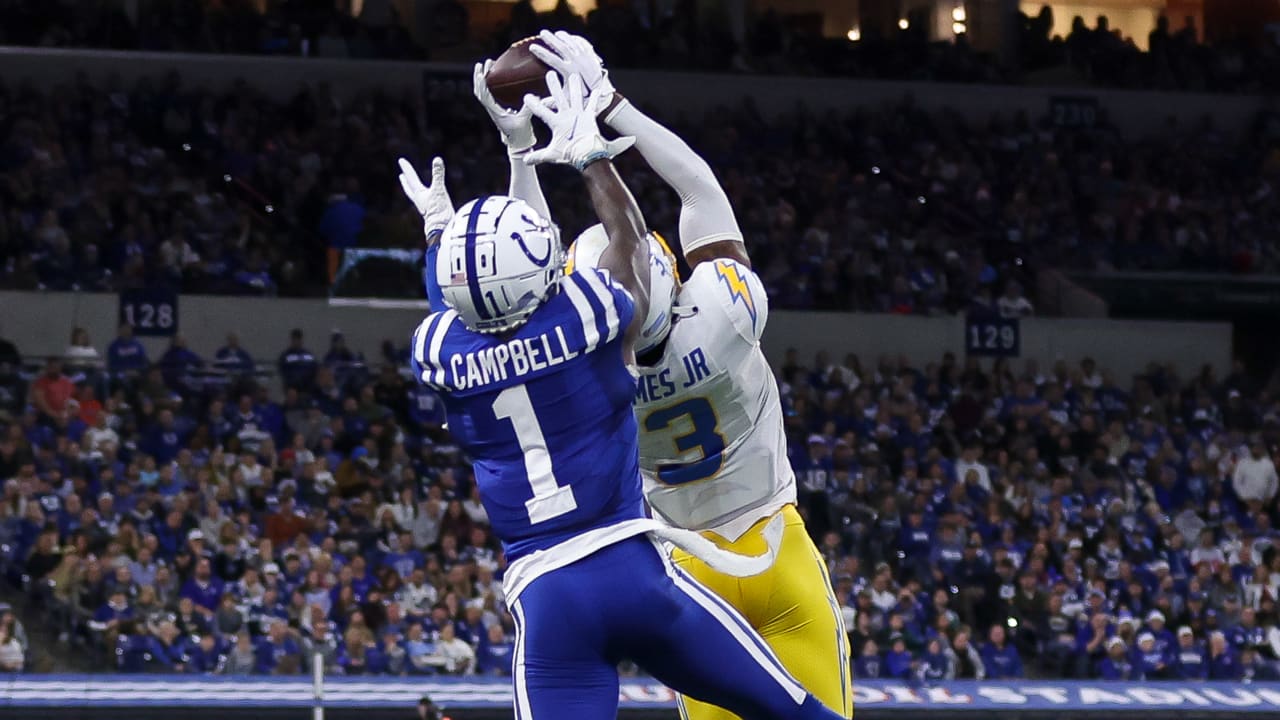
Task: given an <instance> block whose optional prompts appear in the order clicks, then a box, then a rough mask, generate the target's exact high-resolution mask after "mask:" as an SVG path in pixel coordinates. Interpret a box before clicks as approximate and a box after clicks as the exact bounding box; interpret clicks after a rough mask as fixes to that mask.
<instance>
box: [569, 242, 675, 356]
mask: <svg viewBox="0 0 1280 720" xmlns="http://www.w3.org/2000/svg"><path fill="white" fill-rule="evenodd" d="M648 241H649V314H648V315H646V316H645V319H644V329H643V330H641V332H640V337H639V338H637V339H636V354H637V355H641V354H644V353H645V352H648V351H649V350H652V349H653V348H655V347H657V346H658V345H660V344H661V343H662V341H663V340H666V339H667V333H668V332H670V331H671V307H672V305H674V304H675V300H676V292H677V291H678V290H679V289H680V278H679V276H678V275H676V256H675V255H673V254H672V253H671V248H669V247H667V242H666V241H665V240H663V239H662V236H661V235H659V234H658V233H656V232H652V231H651V232H650V233H649V235H648ZM608 246H609V235H608V234H607V233H606V232H605V230H604V226H603V225H598V224H597V225H592V226H591V227H589V228H587V229H586V230H584V231H583V232H582V234H581V235H579V236H578V238H577V239H576V240H574V241H573V244H572V245H570V246H569V262H568V264H567V265H566V269H567V272H573V269H574V268H575V267H597V266H598V265H599V263H600V256H601V255H602V254H603V253H604V249H605V248H606V247H608Z"/></svg>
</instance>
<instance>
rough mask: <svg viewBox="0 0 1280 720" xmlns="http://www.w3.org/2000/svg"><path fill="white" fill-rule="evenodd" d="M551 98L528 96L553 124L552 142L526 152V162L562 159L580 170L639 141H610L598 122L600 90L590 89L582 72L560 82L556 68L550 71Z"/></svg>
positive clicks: (530, 105) (549, 124) (531, 105)
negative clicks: (601, 132) (604, 135)
mask: <svg viewBox="0 0 1280 720" xmlns="http://www.w3.org/2000/svg"><path fill="white" fill-rule="evenodd" d="M547 89H548V90H550V92H551V98H550V99H549V100H543V99H541V98H537V97H535V96H533V95H525V96H524V106H525V107H526V108H529V110H531V111H532V112H533V114H534V115H536V116H537V117H538V119H540V120H542V121H543V122H545V123H546V124H547V127H549V128H551V142H549V143H548V144H547V146H546V147H545V148H542V149H541V150H534V151H533V152H530V153H529V154H528V155H525V156H524V162H525V164H526V165H537V164H539V163H562V164H565V165H572V166H574V167H575V168H577V169H578V170H579V171H581V170H583V169H585V168H586V167H587V166H588V165H590V164H591V163H593V162H595V161H597V160H604V159H611V158H614V157H616V156H617V155H619V154H621V153H622V152H623V151H625V150H626V149H627V148H629V147H631V146H632V145H634V144H635V142H636V139H635V138H633V137H620V138H618V139H617V140H609V141H606V140H605V139H604V137H602V136H601V135H600V126H599V125H598V124H596V108H597V107H598V103H599V100H600V95H599V91H595V92H591V93H588V92H587V87H586V85H585V84H584V83H583V81H582V76H581V75H578V74H577V73H573V74H570V75H569V76H568V77H567V78H565V82H564V83H563V84H562V83H561V82H560V78H559V76H557V75H556V73H555V72H549V73H547Z"/></svg>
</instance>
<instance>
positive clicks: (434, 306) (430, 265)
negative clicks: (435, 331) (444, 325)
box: [422, 242, 445, 312]
mask: <svg viewBox="0 0 1280 720" xmlns="http://www.w3.org/2000/svg"><path fill="white" fill-rule="evenodd" d="M439 254H440V243H438V242H433V243H431V244H430V245H428V246H427V252H426V255H425V256H424V258H423V260H424V262H423V270H422V284H423V285H424V286H425V287H426V288H427V300H428V302H430V303H431V310H432V312H435V311H437V310H444V308H445V304H444V293H442V292H440V283H439V282H437V281H436V256H437V255H439Z"/></svg>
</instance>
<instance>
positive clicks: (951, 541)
mask: <svg viewBox="0 0 1280 720" xmlns="http://www.w3.org/2000/svg"><path fill="white" fill-rule="evenodd" d="M913 514H914V513H913ZM931 544H932V548H931V549H930V550H929V563H930V564H931V565H932V566H933V567H934V568H937V569H938V570H939V571H940V572H941V573H942V575H943V577H950V576H951V572H952V571H953V570H954V569H955V567H956V566H957V565H959V564H960V561H962V560H964V539H963V538H962V537H960V533H958V532H956V528H955V526H954V525H951V524H949V523H948V524H945V525H943V526H942V527H941V528H939V531H938V539H937V542H936V543H931Z"/></svg>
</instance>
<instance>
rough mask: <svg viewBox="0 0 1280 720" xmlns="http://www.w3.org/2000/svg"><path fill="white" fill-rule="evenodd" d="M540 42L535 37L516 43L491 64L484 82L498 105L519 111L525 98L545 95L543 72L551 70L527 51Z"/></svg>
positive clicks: (545, 73) (544, 74) (545, 83)
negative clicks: (530, 95)
mask: <svg viewBox="0 0 1280 720" xmlns="http://www.w3.org/2000/svg"><path fill="white" fill-rule="evenodd" d="M541 42H542V41H541V40H539V39H538V38H536V37H527V38H525V39H523V40H520V41H517V42H516V43H514V44H513V45H512V46H511V47H509V48H507V51H506V52H504V53H502V54H501V55H499V56H498V59H497V60H495V61H494V62H493V66H492V67H490V68H489V73H488V74H487V75H485V82H486V83H487V84H488V85H489V92H491V93H493V99H494V100H497V101H498V104H499V105H501V106H503V107H505V108H507V109H509V110H519V109H520V107H521V106H523V105H524V96H525V95H529V94H532V95H536V96H538V97H546V96H547V71H548V70H550V69H551V68H549V67H547V66H546V64H545V63H543V62H542V61H541V60H539V59H538V58H536V57H534V55H533V53H531V52H529V46H530V45H532V44H533V43H541Z"/></svg>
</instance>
